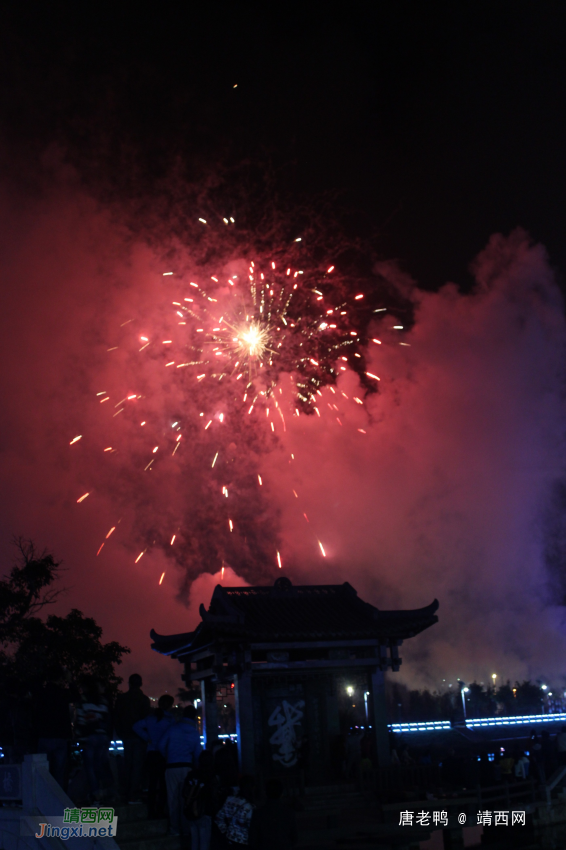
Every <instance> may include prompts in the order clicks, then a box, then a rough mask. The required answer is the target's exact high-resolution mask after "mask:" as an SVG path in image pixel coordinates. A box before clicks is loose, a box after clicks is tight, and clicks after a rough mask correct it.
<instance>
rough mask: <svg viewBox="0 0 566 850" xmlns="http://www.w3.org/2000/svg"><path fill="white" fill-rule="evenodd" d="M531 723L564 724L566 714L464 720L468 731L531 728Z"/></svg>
mask: <svg viewBox="0 0 566 850" xmlns="http://www.w3.org/2000/svg"><path fill="white" fill-rule="evenodd" d="M533 723H566V714H522V715H516V716H514V717H483V718H480V719H478V720H466V726H467V727H468V729H477V727H478V726H525V725H527V726H532V724H533Z"/></svg>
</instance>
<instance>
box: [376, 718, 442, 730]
mask: <svg viewBox="0 0 566 850" xmlns="http://www.w3.org/2000/svg"><path fill="white" fill-rule="evenodd" d="M387 728H388V729H390V730H391V731H392V732H433V731H438V730H439V729H451V728H452V726H451V724H450V721H449V720H431V721H429V722H424V723H390V724H389V726H388V727H387Z"/></svg>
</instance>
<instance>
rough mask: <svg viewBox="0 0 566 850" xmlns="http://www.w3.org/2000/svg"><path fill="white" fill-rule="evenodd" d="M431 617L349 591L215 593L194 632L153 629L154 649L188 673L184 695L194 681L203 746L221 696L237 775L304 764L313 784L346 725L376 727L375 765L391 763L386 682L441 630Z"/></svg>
mask: <svg viewBox="0 0 566 850" xmlns="http://www.w3.org/2000/svg"><path fill="white" fill-rule="evenodd" d="M437 608H438V602H437V601H436V600H435V601H434V602H432V603H431V604H430V605H428V606H427V607H426V608H419V609H416V610H412V611H380V610H379V609H378V608H375V607H374V606H373V605H370V604H369V603H367V602H363V601H362V600H361V599H360V598H359V597H358V595H357V593H356V591H355V590H354V588H353V587H352V586H351V585H350V584H348V582H345V583H344V584H341V585H307V586H294V585H293V584H292V583H291V581H290V580H289V579H287V578H283V577H282V578H278V579H277V581H276V582H275V584H274V585H273V586H271V587H222V586H221V585H217V586H216V588H215V589H214V593H213V595H212V599H211V601H210V606H209V608H208V611H207V610H205V608H204V605H201V606H200V615H201V618H202V622H201V623H199V625H198V626H197V628H196V629H195V631H194V632H188V633H186V634H180V635H168V636H164V635H158V634H156V632H154V631H153V630H152V632H151V637H152V640H153V644H152V648H153V649H154V650H156V651H157V652H159V653H161V654H162V655H166V656H169V657H171V658H176V659H178V660H179V661H180V662H181V664H183V665H184V668H185V671H184V674H183V677H182V678H183V679H184V681H185V682H186V685H187V687H190V686H191V683H192V682H195V681H198V682H200V687H201V694H202V708H203V731H204V735H205V740H206V742H207V743H208V744H210V742H211V741H213V740H215V739H216V738H217V737H218V729H219V725H218V720H219V716H218V702H217V692H218V690H219V688H221V687H224V689H226V687H227V688H228V689H231V693H233V694H234V699H235V713H236V731H237V735H238V751H239V756H240V768H241V770H242V771H244V772H246V773H255V772H257V771H261V772H262V773H273V772H277V771H288V770H289V768H293V767H295V766H296V765H297V763H298V761H300V760H301V759H302V761H303V765H302V766H305V764H304V761H305V759H307V760H308V765H306V767H307V768H308V775H309V776H310V777H311V778H312V780H313V781H318V780H320V779H321V778H322V777H324V776H328V775H329V774H330V773H331V771H332V762H333V753H334V752H335V751H336V747H335V746H334V742H336V741H337V740H338V738H339V736H340V734H344V733H345V732H346V731H347V730H348V729H349V728H350V726H352V725H360V726H361V725H365V726H369V727H371V728H372V734H373V736H374V744H375V750H376V754H377V758H378V761H379V764H380V765H386V764H388V763H389V742H388V732H387V718H386V713H385V698H384V673H385V671H387V670H391V671H397V670H399V667H400V665H401V658H400V657H399V647H400V646H401V644H402V643H403V641H404V640H406V639H407V638H412V637H415V635H418V634H419V633H420V632H422V631H424V629H427V628H428V627H429V626H432V625H433V624H434V623H436V622H437V621H438V618H437V616H436V614H435V611H436V610H437ZM362 721H363V722H362Z"/></svg>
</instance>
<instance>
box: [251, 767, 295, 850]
mask: <svg viewBox="0 0 566 850" xmlns="http://www.w3.org/2000/svg"><path fill="white" fill-rule="evenodd" d="M265 795H266V797H267V800H266V802H265V803H264V804H263V806H260V807H259V809H257V810H256V811H255V812H254V813H253V814H252V819H251V823H250V832H249V839H248V844H249V846H250V847H251V848H252V850H292V848H293V847H294V846H295V844H296V843H297V841H298V833H297V821H296V818H295V813H294V811H293V810H292V809H291V808H289V806H286V805H285V804H284V803H283V802H282V800H281V797H282V795H283V783H282V782H281V780H280V779H269V780H268V781H267V782H266V784H265Z"/></svg>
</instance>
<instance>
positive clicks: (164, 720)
mask: <svg viewBox="0 0 566 850" xmlns="http://www.w3.org/2000/svg"><path fill="white" fill-rule="evenodd" d="M174 701H175V700H174V699H173V697H172V696H171V695H170V694H163V696H161V697H159V702H158V703H157V710H156V711H152V712H150V713H149V714H148V715H147V717H144V719H143V720H138V722H137V723H134V732H135V733H136V735H139V737H140V738H141V739H142V741H145V742H146V743H147V754H146V757H145V763H146V767H147V772H148V780H149V784H148V795H147V809H148V815H149V817H150V818H158V817H163V816H164V814H165V807H166V804H167V789H166V787H165V756H164V755H163V754H162V753H160V752H159V742H160V741H161V738H162V737H163V734H164V733H165V732H166V731H167V729H168V728H169V727H170V726H171V724H172V723H174V722H175V718H174V717H173V715H172V714H171V711H170V709H171V708H172V707H173V703H174Z"/></svg>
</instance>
